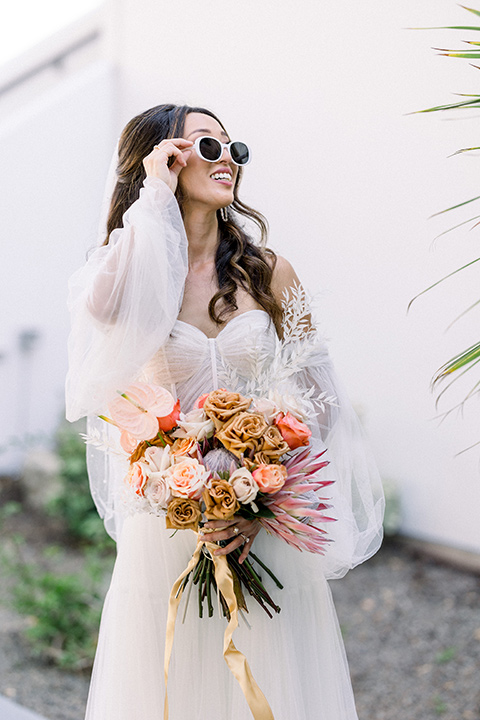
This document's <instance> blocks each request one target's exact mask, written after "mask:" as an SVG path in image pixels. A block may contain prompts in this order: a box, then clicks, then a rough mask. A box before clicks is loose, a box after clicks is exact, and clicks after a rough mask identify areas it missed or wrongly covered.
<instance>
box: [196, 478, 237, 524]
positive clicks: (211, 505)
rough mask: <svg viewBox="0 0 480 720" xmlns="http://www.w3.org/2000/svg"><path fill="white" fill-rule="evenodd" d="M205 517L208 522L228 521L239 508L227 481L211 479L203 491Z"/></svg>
mask: <svg viewBox="0 0 480 720" xmlns="http://www.w3.org/2000/svg"><path fill="white" fill-rule="evenodd" d="M203 500H204V502H205V517H206V518H207V519H208V520H229V519H230V518H231V517H233V515H235V513H236V512H237V510H238V508H239V507H240V505H239V503H238V500H237V498H236V496H235V492H234V490H233V488H232V486H231V485H230V484H229V483H228V482H227V480H217V479H213V480H211V481H210V483H209V485H208V487H206V488H205V490H204V491H203Z"/></svg>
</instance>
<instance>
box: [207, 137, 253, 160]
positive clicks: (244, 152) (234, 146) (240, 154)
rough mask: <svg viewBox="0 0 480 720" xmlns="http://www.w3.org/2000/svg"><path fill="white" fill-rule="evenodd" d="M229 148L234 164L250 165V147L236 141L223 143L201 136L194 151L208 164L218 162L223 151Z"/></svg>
mask: <svg viewBox="0 0 480 720" xmlns="http://www.w3.org/2000/svg"><path fill="white" fill-rule="evenodd" d="M224 148H227V150H228V152H229V154H230V157H231V158H232V162H233V163H234V164H235V165H248V163H249V162H250V160H251V159H252V154H251V152H250V148H249V147H248V145H245V143H243V142H239V141H238V140H234V141H233V142H229V143H222V142H220V140H217V138H214V137H211V136H210V135H201V136H200V137H198V138H197V139H196V140H195V142H194V144H193V149H194V150H195V152H196V153H197V155H198V157H200V158H202V160H206V161H207V162H218V161H219V160H220V158H221V157H222V155H223V149H224Z"/></svg>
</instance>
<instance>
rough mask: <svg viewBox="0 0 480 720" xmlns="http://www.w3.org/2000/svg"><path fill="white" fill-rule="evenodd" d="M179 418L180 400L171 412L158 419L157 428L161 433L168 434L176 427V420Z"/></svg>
mask: <svg viewBox="0 0 480 720" xmlns="http://www.w3.org/2000/svg"><path fill="white" fill-rule="evenodd" d="M179 417H180V400H177V402H176V403H175V405H174V406H173V410H172V412H171V413H169V414H168V415H165V416H164V417H159V418H158V427H159V429H160V430H163V432H169V430H173V428H174V427H177V425H178V419H179Z"/></svg>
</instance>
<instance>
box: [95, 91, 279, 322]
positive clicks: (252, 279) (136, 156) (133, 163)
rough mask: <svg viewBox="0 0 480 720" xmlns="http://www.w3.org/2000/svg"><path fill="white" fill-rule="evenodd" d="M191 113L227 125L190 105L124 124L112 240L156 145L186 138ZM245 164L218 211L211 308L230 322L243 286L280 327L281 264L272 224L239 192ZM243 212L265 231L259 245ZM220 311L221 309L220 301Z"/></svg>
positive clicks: (151, 112)
mask: <svg viewBox="0 0 480 720" xmlns="http://www.w3.org/2000/svg"><path fill="white" fill-rule="evenodd" d="M190 113H201V114H203V115H209V116H210V117H212V118H213V119H214V120H216V121H217V122H218V123H219V124H220V126H221V127H222V128H223V129H224V130H225V128H224V126H223V124H222V123H221V122H220V120H219V119H218V118H217V117H216V115H214V113H212V112H211V111H210V110H206V109H205V108H200V107H190V106H189V105H168V104H166V105H157V106H156V107H153V108H150V109H149V110H146V111H145V112H143V113H141V114H140V115H137V116H136V117H134V118H133V119H132V120H130V122H129V123H127V125H126V126H125V128H124V130H123V132H122V134H121V137H120V140H119V144H118V167H117V183H116V185H115V188H114V191H113V195H112V201H111V204H110V210H109V214H108V220H107V237H106V239H105V242H104V245H107V244H108V240H109V237H110V233H111V232H112V231H113V230H115V229H116V228H121V227H123V215H124V213H125V212H126V211H127V210H128V208H129V207H130V205H132V203H134V202H135V200H137V199H138V197H139V195H140V189H141V187H142V185H143V181H144V180H145V177H146V172H145V168H144V166H143V159H144V158H145V157H146V156H147V155H149V154H150V152H151V151H152V148H153V146H154V145H157V144H158V143H160V142H161V141H162V140H165V139H166V138H172V137H182V136H183V131H184V125H185V118H186V116H187V115H188V114H190ZM242 173H243V169H242V168H241V167H239V171H238V173H237V179H236V182H235V187H234V193H233V195H234V200H233V202H232V204H231V205H230V206H229V207H228V209H227V210H226V215H225V211H224V216H225V218H226V219H224V218H223V217H222V213H221V212H220V210H218V211H217V220H218V230H219V233H218V234H219V241H218V246H217V251H216V256H215V268H216V273H217V281H218V287H219V290H218V292H217V293H215V295H214V296H213V297H212V299H211V300H210V303H209V305H208V313H209V315H210V317H211V318H212V320H213V321H214V322H216V323H217V324H222V323H223V322H225V320H224V319H223V318H224V317H225V316H226V315H228V314H230V313H232V312H234V311H235V310H238V305H237V301H236V291H237V288H238V287H239V286H240V287H242V288H243V289H244V290H246V292H248V293H249V294H250V295H251V296H252V297H253V298H254V299H255V300H256V302H257V303H258V304H259V305H260V306H261V307H262V308H263V309H264V310H266V312H268V314H269V315H270V317H271V318H272V320H273V322H274V324H275V326H276V327H277V329H279V328H280V326H281V321H282V309H281V307H280V305H279V303H278V301H277V300H276V299H275V296H274V295H273V292H272V288H271V284H272V276H273V269H274V267H275V263H276V259H277V258H276V255H275V253H274V252H273V251H272V250H270V249H268V248H266V247H265V244H266V241H267V233H268V225H267V221H266V219H265V218H264V216H263V215H262V214H261V213H259V212H258V211H257V210H254V209H253V208H251V207H249V206H248V205H245V204H244V203H243V202H242V201H241V200H240V199H239V197H238V189H239V185H240V181H241V178H242ZM175 195H176V198H177V201H178V204H179V206H180V211H181V212H182V214H183V210H182V208H183V202H184V198H183V196H182V192H181V190H180V188H179V186H177V191H176V194H175ZM239 216H241V217H244V218H247V220H250V221H252V222H253V223H254V224H255V225H256V226H257V228H258V229H259V231H260V244H259V245H257V244H255V243H254V242H253V241H252V239H251V238H250V236H249V235H248V234H247V232H246V231H245V229H244V228H243V227H242V224H241V222H239V220H240V219H241V217H240V218H239ZM218 304H220V310H218V311H217V305H218Z"/></svg>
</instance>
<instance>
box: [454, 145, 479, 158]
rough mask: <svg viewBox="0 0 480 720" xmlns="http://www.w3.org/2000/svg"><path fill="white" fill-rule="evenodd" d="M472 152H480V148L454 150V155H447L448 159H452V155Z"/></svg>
mask: <svg viewBox="0 0 480 720" xmlns="http://www.w3.org/2000/svg"><path fill="white" fill-rule="evenodd" d="M473 150H480V147H470V148H462V149H461V150H456V151H455V152H454V153H452V154H451V155H449V157H453V156H454V155H460V154H461V153H466V152H472V151H473Z"/></svg>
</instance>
